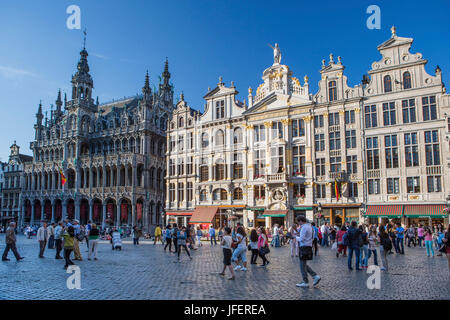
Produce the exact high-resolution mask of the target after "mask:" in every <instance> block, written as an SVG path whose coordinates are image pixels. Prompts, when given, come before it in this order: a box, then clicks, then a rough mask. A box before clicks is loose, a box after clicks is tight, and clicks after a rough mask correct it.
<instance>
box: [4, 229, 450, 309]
mask: <svg viewBox="0 0 450 320" xmlns="http://www.w3.org/2000/svg"><path fill="white" fill-rule="evenodd" d="M3 249H4V236H3V235H2V237H1V240H0V250H1V251H2V252H3ZM18 249H19V252H20V253H21V254H22V255H23V256H25V257H26V258H25V259H24V260H23V261H21V262H16V261H15V259H14V257H13V255H12V253H10V256H9V258H10V259H11V261H9V262H0V275H1V280H0V299H181V300H189V299H212V300H215V299H239V300H247V299H258V300H259V299H261V300H264V299H283V300H284V299H288V300H296V299H301V300H303V299H305V300H307V299H364V300H366V299H368V300H372V299H408V300H409V299H421V300H422V299H431V300H433V299H450V278H449V270H448V267H447V259H446V258H445V257H434V258H428V257H427V256H426V253H425V249H420V248H405V250H406V254H405V255H396V254H394V255H390V256H389V264H390V271H389V273H382V277H381V289H379V290H369V289H367V286H366V280H367V278H368V276H369V275H368V274H367V273H366V272H365V271H348V270H347V260H346V259H345V258H342V257H341V258H339V259H337V258H336V256H335V252H334V251H332V250H331V249H328V248H325V249H321V250H320V252H319V256H318V257H317V258H316V259H314V260H313V261H312V262H310V263H309V264H310V265H311V267H312V268H313V269H314V270H315V271H316V272H317V273H318V274H320V275H321V277H322V280H321V282H320V284H319V285H318V286H317V287H316V288H310V289H302V288H297V287H296V286H295V284H296V283H298V282H300V280H301V279H300V271H299V265H298V258H291V257H290V252H289V248H288V247H282V248H276V249H275V248H272V251H271V253H270V255H269V260H270V261H271V263H270V264H269V266H268V267H267V268H260V267H257V266H250V267H249V270H248V271H247V272H242V271H238V272H237V279H236V281H229V280H227V279H226V278H222V277H220V276H219V275H218V272H220V271H221V269H222V250H221V249H220V246H216V247H211V246H210V245H209V243H204V245H203V246H202V247H201V248H200V249H198V250H196V251H194V252H193V253H192V254H193V257H194V259H193V260H192V261H190V260H189V259H188V258H187V256H186V254H185V253H184V251H183V253H182V260H181V262H180V263H177V262H176V256H175V255H174V254H173V253H164V251H163V250H162V246H161V245H156V246H153V244H152V243H150V242H148V241H141V245H139V246H133V244H132V242H131V241H130V240H125V241H124V247H123V250H122V251H112V250H111V246H110V245H109V243H108V242H106V241H103V242H101V243H100V245H99V250H98V256H99V260H97V261H88V260H87V252H86V244H85V243H82V244H81V252H82V255H83V258H84V259H85V260H83V261H81V262H80V261H75V262H76V263H77V264H78V265H79V266H80V268H81V273H82V274H81V287H82V289H81V290H76V289H74V290H69V289H67V287H66V280H67V278H68V276H69V274H67V273H66V272H65V270H64V269H63V265H64V260H55V259H54V254H55V252H54V250H48V249H47V250H46V252H45V256H46V258H45V259H38V257H37V256H38V244H37V241H36V239H26V238H25V237H24V236H18ZM248 258H250V254H248ZM258 262H260V261H258ZM227 272H228V271H227Z"/></svg>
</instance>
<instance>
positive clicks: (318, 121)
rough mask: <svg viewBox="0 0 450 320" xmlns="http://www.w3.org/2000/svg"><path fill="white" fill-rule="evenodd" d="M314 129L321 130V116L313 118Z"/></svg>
mask: <svg viewBox="0 0 450 320" xmlns="http://www.w3.org/2000/svg"><path fill="white" fill-rule="evenodd" d="M314 128H323V115H319V116H314Z"/></svg>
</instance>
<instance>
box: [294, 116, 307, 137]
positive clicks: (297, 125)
mask: <svg viewBox="0 0 450 320" xmlns="http://www.w3.org/2000/svg"><path fill="white" fill-rule="evenodd" d="M304 135H305V121H304V120H303V119H295V120H294V121H292V136H293V137H303V136H304Z"/></svg>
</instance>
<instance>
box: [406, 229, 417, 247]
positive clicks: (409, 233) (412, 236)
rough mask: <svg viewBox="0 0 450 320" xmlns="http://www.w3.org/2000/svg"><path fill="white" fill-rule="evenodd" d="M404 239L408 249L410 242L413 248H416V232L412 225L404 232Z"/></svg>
mask: <svg viewBox="0 0 450 320" xmlns="http://www.w3.org/2000/svg"><path fill="white" fill-rule="evenodd" d="M406 237H407V239H408V244H407V245H408V247H411V242H412V243H413V245H414V247H415V246H416V230H415V228H414V225H410V226H409V228H408V229H407V230H406Z"/></svg>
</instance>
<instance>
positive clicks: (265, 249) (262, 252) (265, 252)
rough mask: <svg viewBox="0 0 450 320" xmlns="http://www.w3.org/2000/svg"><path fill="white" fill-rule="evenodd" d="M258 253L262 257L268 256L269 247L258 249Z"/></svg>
mask: <svg viewBox="0 0 450 320" xmlns="http://www.w3.org/2000/svg"><path fill="white" fill-rule="evenodd" d="M259 252H260V253H261V254H262V255H266V254H268V253H270V249H269V247H267V246H266V247H261V248H260V249H259Z"/></svg>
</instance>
